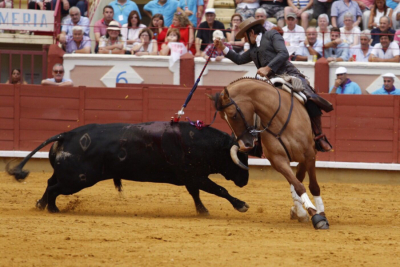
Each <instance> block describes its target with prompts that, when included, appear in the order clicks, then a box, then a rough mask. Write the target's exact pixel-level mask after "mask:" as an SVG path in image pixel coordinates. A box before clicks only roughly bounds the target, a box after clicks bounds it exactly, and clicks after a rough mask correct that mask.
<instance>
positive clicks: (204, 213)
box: [197, 210, 210, 217]
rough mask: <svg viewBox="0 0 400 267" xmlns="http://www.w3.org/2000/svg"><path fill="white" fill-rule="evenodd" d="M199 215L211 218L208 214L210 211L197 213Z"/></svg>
mask: <svg viewBox="0 0 400 267" xmlns="http://www.w3.org/2000/svg"><path fill="white" fill-rule="evenodd" d="M197 215H199V216H202V217H206V216H209V215H210V213H209V212H208V210H202V211H197Z"/></svg>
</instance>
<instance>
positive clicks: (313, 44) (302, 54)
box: [292, 27, 322, 61]
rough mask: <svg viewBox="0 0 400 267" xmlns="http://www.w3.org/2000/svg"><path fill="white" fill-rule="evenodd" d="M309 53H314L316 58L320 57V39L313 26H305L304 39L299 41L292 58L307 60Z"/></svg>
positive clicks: (294, 59)
mask: <svg viewBox="0 0 400 267" xmlns="http://www.w3.org/2000/svg"><path fill="white" fill-rule="evenodd" d="M310 55H312V56H314V55H316V56H317V58H320V57H321V55H322V41H320V40H318V39H317V30H316V29H315V28H314V27H309V28H307V31H306V39H305V40H304V42H302V43H300V46H299V48H297V50H296V52H295V54H294V56H293V57H292V60H293V61H307V60H308V56H310Z"/></svg>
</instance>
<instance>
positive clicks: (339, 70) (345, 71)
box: [335, 67, 347, 75]
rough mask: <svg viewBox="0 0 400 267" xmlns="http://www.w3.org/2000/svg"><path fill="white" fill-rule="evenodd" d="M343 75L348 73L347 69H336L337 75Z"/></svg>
mask: <svg viewBox="0 0 400 267" xmlns="http://www.w3.org/2000/svg"><path fill="white" fill-rule="evenodd" d="M343 73H347V69H346V68H345V67H339V68H337V69H336V72H335V74H336V75H338V74H343Z"/></svg>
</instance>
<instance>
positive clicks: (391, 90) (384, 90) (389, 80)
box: [372, 72, 400, 95]
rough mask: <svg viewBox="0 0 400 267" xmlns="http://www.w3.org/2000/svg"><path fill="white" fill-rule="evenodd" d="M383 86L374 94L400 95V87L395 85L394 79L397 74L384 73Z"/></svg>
mask: <svg viewBox="0 0 400 267" xmlns="http://www.w3.org/2000/svg"><path fill="white" fill-rule="evenodd" d="M382 77H383V86H382V87H381V88H379V89H378V90H376V91H374V92H373V93H372V95H400V89H396V87H394V85H393V84H394V79H395V78H396V76H395V75H394V74H393V73H390V72H389V73H386V74H383V75H382Z"/></svg>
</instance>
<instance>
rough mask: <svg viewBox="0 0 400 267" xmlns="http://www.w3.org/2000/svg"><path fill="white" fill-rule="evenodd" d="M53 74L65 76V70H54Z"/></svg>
mask: <svg viewBox="0 0 400 267" xmlns="http://www.w3.org/2000/svg"><path fill="white" fill-rule="evenodd" d="M53 72H54V73H55V74H63V73H64V71H63V70H53Z"/></svg>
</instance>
